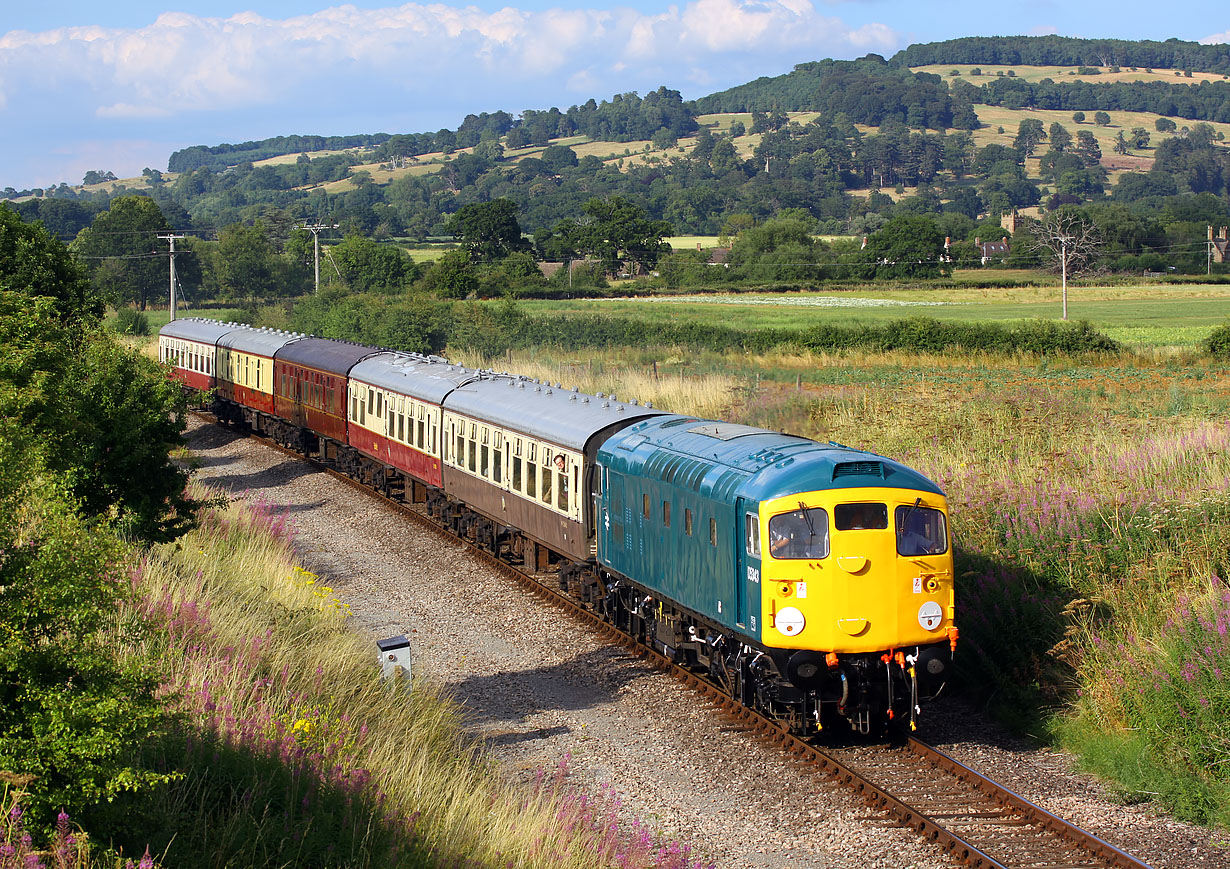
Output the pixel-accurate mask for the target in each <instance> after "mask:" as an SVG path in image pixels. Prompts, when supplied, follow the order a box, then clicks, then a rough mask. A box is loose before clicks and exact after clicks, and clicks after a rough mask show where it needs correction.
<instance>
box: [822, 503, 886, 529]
mask: <svg viewBox="0 0 1230 869" xmlns="http://www.w3.org/2000/svg"><path fill="white" fill-rule="evenodd" d="M833 524H835V525H836V526H837V530H838V531H865V530H876V531H878V530H882V529H884V528H887V527H888V505H887V504H838V505H837V507H836V508H835V509H834V510H833Z"/></svg>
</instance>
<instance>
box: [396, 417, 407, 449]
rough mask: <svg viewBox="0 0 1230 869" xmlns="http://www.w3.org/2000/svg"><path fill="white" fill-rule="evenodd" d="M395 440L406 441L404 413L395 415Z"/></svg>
mask: <svg viewBox="0 0 1230 869" xmlns="http://www.w3.org/2000/svg"><path fill="white" fill-rule="evenodd" d="M397 439H398V440H399V441H402V442H404V441H405V440H406V415H405V414H404V413H399V414H398V415H397Z"/></svg>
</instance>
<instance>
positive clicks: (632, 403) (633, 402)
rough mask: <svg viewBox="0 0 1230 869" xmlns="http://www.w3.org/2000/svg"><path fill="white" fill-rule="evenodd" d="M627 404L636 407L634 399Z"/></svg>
mask: <svg viewBox="0 0 1230 869" xmlns="http://www.w3.org/2000/svg"><path fill="white" fill-rule="evenodd" d="M628 404H630V405H632V406H633V407H636V399H635V398H634V399H632V400H631V401H629V402H628Z"/></svg>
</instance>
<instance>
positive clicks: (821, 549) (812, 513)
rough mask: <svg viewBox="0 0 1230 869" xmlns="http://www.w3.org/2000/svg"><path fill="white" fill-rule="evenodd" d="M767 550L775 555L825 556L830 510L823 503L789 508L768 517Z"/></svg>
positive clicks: (796, 556)
mask: <svg viewBox="0 0 1230 869" xmlns="http://www.w3.org/2000/svg"><path fill="white" fill-rule="evenodd" d="M769 554H770V555H772V556H773V557H774V558H781V559H788V558H804V559H815V558H825V557H827V556H828V554H829V514H828V511H827V510H825V509H824V508H823V507H809V508H807V509H806V510H803V509H799V510H792V511H790V512H789V513H779V514H778V515H776V516H774V517H772V518H771V519H769Z"/></svg>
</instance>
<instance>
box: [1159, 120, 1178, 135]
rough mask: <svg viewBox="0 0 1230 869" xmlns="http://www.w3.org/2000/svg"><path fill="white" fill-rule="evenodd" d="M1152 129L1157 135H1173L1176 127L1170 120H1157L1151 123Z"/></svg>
mask: <svg viewBox="0 0 1230 869" xmlns="http://www.w3.org/2000/svg"><path fill="white" fill-rule="evenodd" d="M1153 127H1154V129H1156V130H1157V131H1158V132H1159V133H1173V132H1174V131H1175V130H1176V129H1178V126H1177V125H1176V124H1175V122H1174V121H1172V120H1170V118H1158V119H1157V120H1156V121H1154V122H1153Z"/></svg>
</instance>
